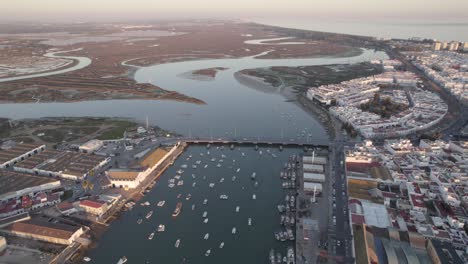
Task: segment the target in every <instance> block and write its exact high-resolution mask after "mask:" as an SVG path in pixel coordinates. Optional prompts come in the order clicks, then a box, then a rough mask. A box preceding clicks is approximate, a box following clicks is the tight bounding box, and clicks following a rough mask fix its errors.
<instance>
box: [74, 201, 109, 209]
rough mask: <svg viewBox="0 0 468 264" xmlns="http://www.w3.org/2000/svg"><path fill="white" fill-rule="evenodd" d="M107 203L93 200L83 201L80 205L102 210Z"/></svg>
mask: <svg viewBox="0 0 468 264" xmlns="http://www.w3.org/2000/svg"><path fill="white" fill-rule="evenodd" d="M104 204H105V202H101V201H91V200H83V201H81V202H80V205H83V206H87V207H93V208H101V207H102V206H103V205H104Z"/></svg>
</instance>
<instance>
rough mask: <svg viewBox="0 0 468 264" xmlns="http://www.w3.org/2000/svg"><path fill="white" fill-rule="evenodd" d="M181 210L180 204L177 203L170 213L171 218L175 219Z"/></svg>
mask: <svg viewBox="0 0 468 264" xmlns="http://www.w3.org/2000/svg"><path fill="white" fill-rule="evenodd" d="M181 209H182V203H180V202H179V203H177V205H176V208H175V210H174V212H173V213H172V216H173V217H177V216H178V215H179V214H180V211H181Z"/></svg>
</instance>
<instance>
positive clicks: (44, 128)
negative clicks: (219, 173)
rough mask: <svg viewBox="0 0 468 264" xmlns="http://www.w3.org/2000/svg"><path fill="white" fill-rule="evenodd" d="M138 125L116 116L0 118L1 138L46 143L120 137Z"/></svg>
mask: <svg viewBox="0 0 468 264" xmlns="http://www.w3.org/2000/svg"><path fill="white" fill-rule="evenodd" d="M10 124H11V125H10ZM138 126H139V124H138V123H136V122H135V121H132V120H128V119H117V118H91V117H83V118H68V117H67V118H41V119H24V120H15V121H12V122H11V123H10V122H9V121H8V120H7V119H2V118H0V138H2V140H8V139H11V140H15V141H18V142H19V141H24V142H30V143H38V144H47V145H53V144H58V143H65V142H66V143H69V144H71V143H83V142H85V141H88V140H90V139H94V138H98V139H118V138H122V136H123V133H124V131H125V130H128V129H136V128H137V127H138ZM156 133H159V134H166V133H167V131H164V130H162V129H159V128H156Z"/></svg>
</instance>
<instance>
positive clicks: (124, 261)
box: [117, 256, 128, 264]
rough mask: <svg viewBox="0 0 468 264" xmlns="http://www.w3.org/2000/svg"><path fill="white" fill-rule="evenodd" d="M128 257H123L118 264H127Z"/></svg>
mask: <svg viewBox="0 0 468 264" xmlns="http://www.w3.org/2000/svg"><path fill="white" fill-rule="evenodd" d="M127 261H128V260H127V257H125V256H123V257H121V258H120V259H119V261H118V262H117V264H125V263H127Z"/></svg>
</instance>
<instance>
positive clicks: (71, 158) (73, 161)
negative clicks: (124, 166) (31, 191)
mask: <svg viewBox="0 0 468 264" xmlns="http://www.w3.org/2000/svg"><path fill="white" fill-rule="evenodd" d="M109 162H110V158H104V157H100V156H96V155H92V154H85V153H79V152H72V151H57V150H45V151H42V152H41V153H39V154H37V155H35V156H34V157H30V158H28V159H25V160H23V161H21V162H19V163H17V164H16V165H15V167H14V170H15V171H18V172H23V173H29V174H34V175H41V176H49V177H60V178H65V179H71V180H83V179H84V178H86V177H87V176H89V175H91V174H93V173H94V172H95V171H96V170H98V169H100V168H102V167H104V166H105V165H106V164H108V163H109Z"/></svg>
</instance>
